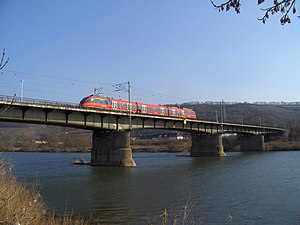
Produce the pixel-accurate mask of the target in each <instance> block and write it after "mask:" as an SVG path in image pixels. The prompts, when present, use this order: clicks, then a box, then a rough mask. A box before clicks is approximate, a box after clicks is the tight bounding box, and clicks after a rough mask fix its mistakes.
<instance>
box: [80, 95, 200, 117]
mask: <svg viewBox="0 0 300 225" xmlns="http://www.w3.org/2000/svg"><path fill="white" fill-rule="evenodd" d="M79 105H80V107H88V108H98V109H107V110H116V111H123V112H128V111H129V107H131V112H132V113H141V114H149V115H157V116H170V117H180V118H188V119H196V114H195V112H194V111H193V110H191V109H186V108H184V109H181V108H177V107H167V106H160V105H152V104H145V103H139V102H131V103H130V106H129V101H127V100H121V99H113V98H108V97H101V96H95V95H90V96H88V97H85V98H83V99H82V100H81V101H80V103H79Z"/></svg>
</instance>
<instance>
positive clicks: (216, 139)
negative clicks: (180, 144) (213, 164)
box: [191, 134, 226, 157]
mask: <svg viewBox="0 0 300 225" xmlns="http://www.w3.org/2000/svg"><path fill="white" fill-rule="evenodd" d="M191 156H195V157H201V156H226V154H225V153H224V148H223V144H222V135H220V134H213V135H196V134H195V135H192V148H191Z"/></svg>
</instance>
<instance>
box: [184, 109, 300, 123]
mask: <svg viewBox="0 0 300 225" xmlns="http://www.w3.org/2000/svg"><path fill="white" fill-rule="evenodd" d="M181 107H184V108H191V109H193V110H194V111H195V112H196V114H197V117H198V118H199V119H203V120H212V121H216V120H218V121H221V108H222V111H224V112H225V113H224V122H234V123H244V124H253V125H265V126H277V127H282V128H285V127H287V128H289V127H293V126H295V125H297V124H300V104H297V105H296V104H290V105H289V104H267V103H265V104H258V103H224V104H221V103H219V104H217V103H214V104H212V103H184V104H182V105H181Z"/></svg>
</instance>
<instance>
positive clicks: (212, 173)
mask: <svg viewBox="0 0 300 225" xmlns="http://www.w3.org/2000/svg"><path fill="white" fill-rule="evenodd" d="M80 156H83V157H84V158H86V159H89V158H90V154H89V153H84V154H81V153H1V154H0V157H1V158H3V157H4V158H5V159H7V160H10V161H11V162H12V164H13V165H14V173H15V175H16V176H17V178H18V179H19V180H21V181H24V182H27V183H36V184H37V186H38V188H39V190H40V192H41V194H42V196H43V199H44V200H45V202H46V205H47V208H48V209H49V210H50V211H52V212H55V213H58V214H60V213H64V212H65V211H72V212H73V214H75V215H79V216H82V217H88V218H91V220H92V221H93V223H94V224H148V222H149V223H151V224H162V223H161V221H162V219H163V218H162V216H161V215H162V213H163V211H164V209H167V213H168V224H172V220H173V218H174V216H175V215H177V216H178V222H179V221H180V220H182V219H183V218H184V217H183V216H184V212H186V213H187V214H186V215H187V216H188V218H187V220H186V223H185V224H188V221H190V222H191V221H192V222H194V223H195V224H209V225H211V224H249V225H250V224H251V225H254V224H278V225H282V224H300V167H299V166H300V151H299V152H298V151H294V152H257V153H227V157H211V158H191V157H180V156H178V155H177V154H175V153H134V154H133V158H134V160H135V162H136V163H137V167H135V168H118V167H91V166H87V165H84V166H80V165H73V164H72V163H71V162H72V161H73V159H76V158H79V157H80ZM184 206H186V207H184ZM180 224H182V222H180Z"/></svg>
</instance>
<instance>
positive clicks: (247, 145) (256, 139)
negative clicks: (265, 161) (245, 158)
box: [239, 135, 265, 152]
mask: <svg viewBox="0 0 300 225" xmlns="http://www.w3.org/2000/svg"><path fill="white" fill-rule="evenodd" d="M239 140H240V146H241V152H250V151H264V150H265V137H264V135H253V136H251V135H240V136H239Z"/></svg>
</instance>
